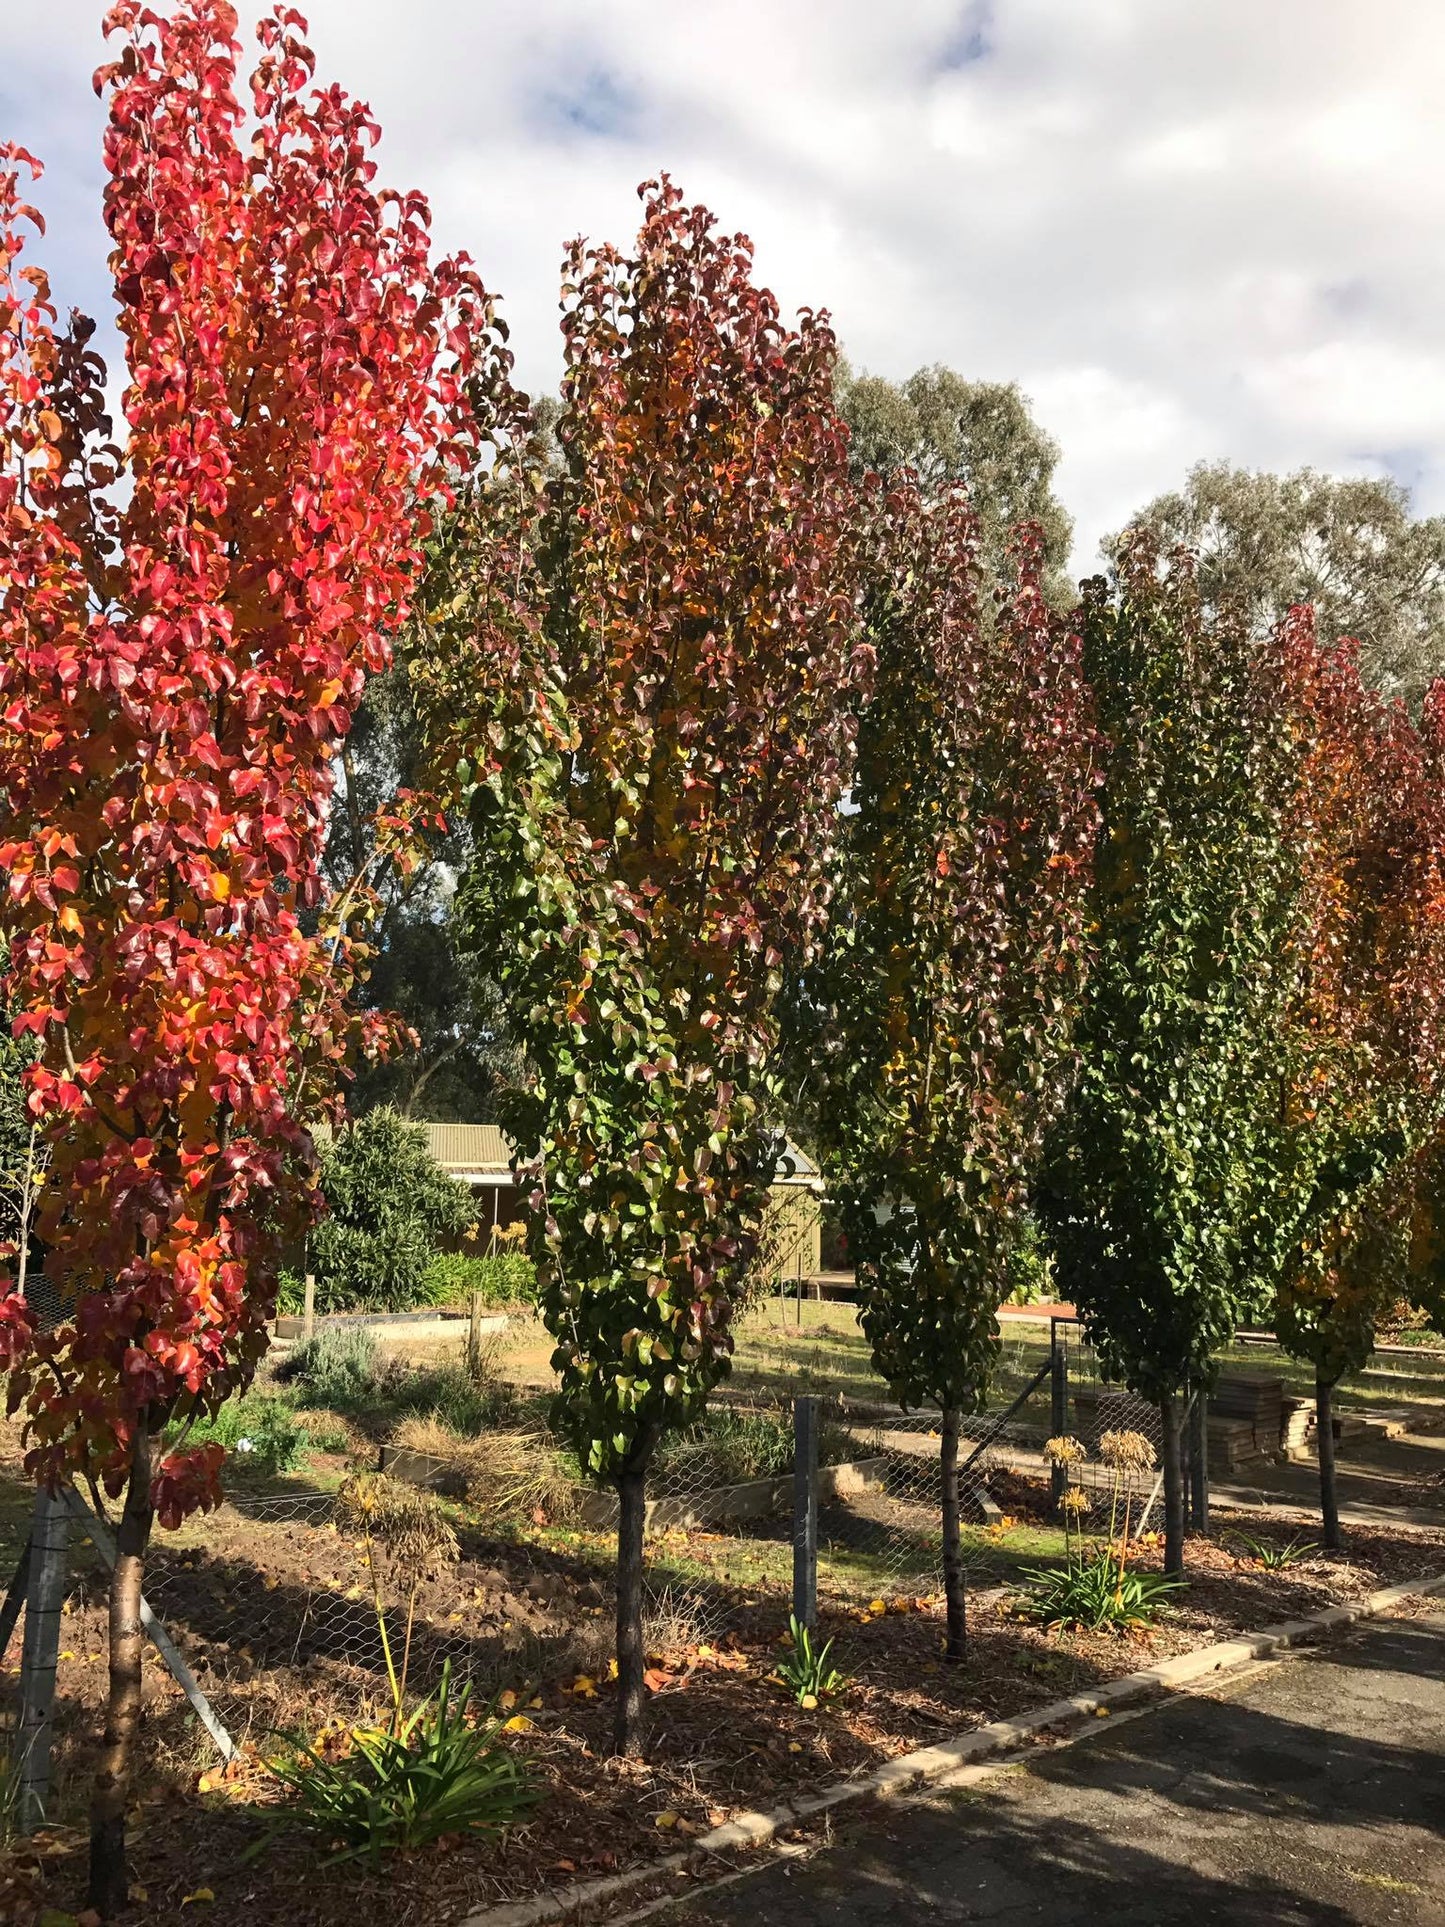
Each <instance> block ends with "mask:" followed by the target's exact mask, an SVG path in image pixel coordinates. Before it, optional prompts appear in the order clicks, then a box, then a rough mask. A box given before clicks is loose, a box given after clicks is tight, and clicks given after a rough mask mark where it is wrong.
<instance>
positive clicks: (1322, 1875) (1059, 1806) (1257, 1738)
mask: <svg viewBox="0 0 1445 1927" xmlns="http://www.w3.org/2000/svg"><path fill="white" fill-rule="evenodd" d="M1442 1812H1445V1618H1441V1617H1434V1618H1424V1619H1414V1620H1410V1619H1399V1620H1394V1621H1390V1622H1387V1623H1385V1624H1379V1625H1375V1626H1372V1627H1371V1628H1369V1629H1368V1630H1367V1631H1365V1632H1363V1633H1361V1634H1359V1635H1358V1636H1356V1637H1354V1638H1352V1639H1350V1640H1348V1641H1346V1642H1343V1643H1340V1644H1337V1645H1334V1646H1332V1647H1330V1648H1328V1649H1323V1650H1321V1651H1318V1652H1306V1653H1302V1654H1299V1655H1297V1656H1295V1657H1293V1658H1290V1659H1287V1660H1285V1661H1282V1662H1279V1663H1277V1664H1272V1665H1269V1666H1267V1667H1263V1668H1260V1669H1257V1670H1255V1671H1253V1672H1251V1674H1250V1675H1249V1676H1248V1677H1246V1678H1244V1679H1242V1680H1240V1681H1237V1682H1235V1683H1234V1685H1233V1686H1232V1687H1229V1686H1225V1687H1221V1688H1220V1689H1218V1690H1216V1691H1215V1692H1214V1693H1211V1694H1210V1695H1208V1696H1207V1697H1189V1698H1182V1699H1178V1700H1175V1701H1173V1702H1169V1703H1167V1704H1166V1705H1164V1706H1163V1707H1162V1708H1161V1709H1159V1710H1158V1711H1156V1712H1153V1713H1149V1714H1146V1715H1144V1716H1142V1717H1139V1718H1135V1719H1128V1720H1122V1721H1120V1722H1119V1723H1118V1724H1117V1725H1111V1727H1110V1728H1108V1729H1104V1730H1101V1731H1100V1732H1099V1733H1098V1734H1096V1735H1095V1734H1091V1735H1090V1736H1089V1737H1088V1738H1087V1739H1085V1740H1084V1741H1082V1742H1080V1743H1079V1744H1077V1745H1075V1746H1073V1747H1070V1748H1067V1749H1064V1750H1062V1751H1059V1752H1057V1753H1054V1754H1051V1755H1049V1756H1046V1757H1044V1758H1041V1759H1040V1760H1038V1761H1037V1762H1035V1763H1031V1764H1030V1765H1028V1766H1027V1767H1019V1768H1016V1769H1012V1770H1008V1771H1005V1772H1004V1773H1002V1774H999V1775H996V1776H993V1777H992V1778H991V1779H989V1780H987V1781H984V1782H982V1783H980V1784H978V1785H976V1786H974V1787H971V1788H967V1789H963V1790H958V1791H954V1792H944V1793H938V1794H934V1795H932V1796H930V1797H928V1798H927V1799H925V1800H922V1801H920V1802H918V1803H917V1804H916V1805H911V1806H909V1807H907V1808H903V1809H900V1810H899V1811H897V1812H895V1813H892V1814H890V1815H889V1816H887V1818H886V1819H879V1820H874V1821H872V1822H870V1823H864V1824H862V1825H861V1826H860V1828H859V1830H858V1831H857V1832H856V1833H853V1834H851V1835H845V1837H844V1838H843V1839H842V1840H840V1841H839V1842H838V1843H837V1844H835V1845H833V1846H832V1847H830V1848H827V1849H825V1850H823V1851H821V1852H819V1853H818V1854H817V1855H816V1856H814V1857H812V1858H810V1859H806V1860H794V1861H791V1862H788V1861H779V1862H774V1863H773V1864H772V1865H770V1866H769V1867H768V1868H767V1869H766V1870H764V1871H761V1872H759V1873H758V1874H756V1875H754V1876H751V1877H749V1878H746V1879H743V1880H741V1881H738V1882H736V1883H735V1884H733V1885H731V1886H729V1887H726V1888H723V1889H719V1890H717V1891H716V1892H715V1893H713V1894H711V1895H709V1896H706V1897H699V1899H697V1900H694V1901H693V1902H691V1903H690V1904H680V1905H679V1906H677V1907H675V1908H673V1909H671V1910H670V1911H668V1912H667V1913H665V1914H664V1915H663V1916H661V1920H660V1922H659V1927H663V1924H664V1923H666V1927H843V1923H847V1927H919V1924H921V1923H923V1922H928V1923H930V1927H932V1923H939V1924H940V1927H944V1924H945V1923H953V1922H964V1921H1004V1922H1024V1921H1035V1920H1037V1921H1048V1922H1050V1923H1051V1927H1085V1923H1096V1922H1099V1921H1109V1922H1110V1923H1112V1927H1201V1924H1202V1923H1205V1922H1208V1923H1211V1924H1216V1923H1223V1924H1224V1927H1259V1924H1260V1923H1262V1922H1269V1923H1272V1927H1342V1924H1343V1923H1368V1924H1369V1927H1376V1923H1384V1922H1402V1923H1407V1927H1441V1923H1445V1835H1442V1831H1441V1825H1440V1816H1441V1814H1442Z"/></svg>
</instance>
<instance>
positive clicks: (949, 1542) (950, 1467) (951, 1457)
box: [939, 1406, 968, 1662]
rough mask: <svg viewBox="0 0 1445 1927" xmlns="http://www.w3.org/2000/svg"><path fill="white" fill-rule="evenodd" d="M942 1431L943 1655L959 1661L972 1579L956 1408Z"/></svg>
mask: <svg viewBox="0 0 1445 1927" xmlns="http://www.w3.org/2000/svg"><path fill="white" fill-rule="evenodd" d="M942 1430H943V1444H942V1445H941V1447H940V1448H939V1462H940V1464H941V1466H942V1469H943V1597H944V1600H945V1602H946V1604H947V1609H948V1636H947V1638H946V1640H945V1642H944V1648H943V1657H944V1658H945V1659H946V1660H951V1661H955V1662H956V1661H959V1660H962V1659H965V1658H966V1657H967V1654H968V1579H967V1577H966V1575H965V1573H964V1570H963V1555H962V1553H961V1552H960V1550H959V1544H958V1412H957V1409H956V1408H955V1407H953V1406H945V1407H944V1411H943V1428H942Z"/></svg>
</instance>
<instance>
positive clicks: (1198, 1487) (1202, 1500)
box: [1189, 1385, 1209, 1532]
mask: <svg viewBox="0 0 1445 1927" xmlns="http://www.w3.org/2000/svg"><path fill="white" fill-rule="evenodd" d="M1189 1523H1190V1526H1191V1527H1192V1528H1193V1530H1194V1531H1195V1532H1208V1530H1209V1394H1208V1393H1207V1392H1206V1390H1205V1389H1204V1387H1203V1385H1197V1386H1196V1387H1195V1390H1194V1399H1193V1402H1192V1404H1191V1405H1190V1407H1189Z"/></svg>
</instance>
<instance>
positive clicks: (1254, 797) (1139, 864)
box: [1039, 536, 1299, 1566]
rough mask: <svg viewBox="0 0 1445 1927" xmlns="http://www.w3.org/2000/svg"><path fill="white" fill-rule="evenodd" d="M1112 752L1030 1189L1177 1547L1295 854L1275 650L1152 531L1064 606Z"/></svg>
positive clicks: (1233, 1302)
mask: <svg viewBox="0 0 1445 1927" xmlns="http://www.w3.org/2000/svg"><path fill="white" fill-rule="evenodd" d="M1082 623H1083V638H1084V667H1085V675H1086V677H1087V679H1088V682H1089V685H1090V687H1091V689H1092V691H1093V694H1094V699H1095V702H1096V703H1097V705H1098V718H1099V728H1100V731H1101V733H1102V735H1103V736H1104V738H1105V740H1106V743H1107V749H1106V751H1105V753H1104V758H1103V770H1104V781H1103V787H1102V789H1101V791H1100V803H1101V808H1102V811H1103V824H1102V828H1101V830H1100V834H1099V840H1098V846H1097V854H1096V859H1095V866H1094V883H1093V896H1092V905H1091V908H1092V918H1091V921H1092V923H1093V924H1094V926H1095V929H1094V962H1093V967H1092V970H1091V973H1090V977H1089V985H1088V990H1087V993H1086V996H1085V999H1084V1007H1083V1012H1082V1015H1081V1018H1080V1023H1079V1029H1078V1041H1079V1046H1080V1061H1079V1066H1078V1081H1077V1084H1076V1087H1075V1090H1074V1093H1073V1097H1072V1100H1071V1104H1070V1107H1069V1111H1068V1113H1067V1115H1066V1117H1065V1119H1064V1121H1063V1123H1062V1124H1061V1126H1060V1127H1059V1129H1058V1131H1057V1133H1056V1134H1055V1139H1054V1145H1053V1151H1052V1155H1051V1157H1050V1159H1049V1163H1048V1169H1047V1181H1046V1183H1045V1184H1044V1185H1043V1187H1042V1189H1041V1192H1040V1197H1039V1202H1040V1205H1041V1207H1042V1208H1043V1209H1044V1211H1045V1214H1046V1216H1047V1219H1048V1223H1049V1229H1050V1232H1051V1236H1052V1239H1053V1242H1054V1246H1055V1249H1056V1252H1057V1258H1058V1280H1059V1287H1060V1291H1061V1294H1062V1295H1064V1296H1065V1297H1067V1298H1069V1299H1071V1300H1072V1301H1073V1302H1074V1303H1075V1304H1076V1305H1077V1306H1078V1308H1079V1311H1080V1314H1081V1316H1082V1318H1083V1320H1084V1326H1085V1330H1086V1332H1087V1334H1088V1336H1089V1337H1090V1339H1091V1340H1092V1341H1093V1343H1094V1344H1095V1345H1096V1346H1097V1348H1098V1352H1099V1357H1100V1360H1101V1362H1102V1363H1103V1364H1104V1365H1105V1367H1106V1368H1107V1370H1108V1371H1109V1372H1110V1373H1111V1374H1113V1375H1114V1376H1116V1377H1118V1378H1121V1379H1124V1380H1126V1381H1127V1382H1128V1383H1129V1384H1130V1385H1131V1386H1132V1387H1133V1388H1134V1389H1135V1390H1137V1391H1139V1392H1141V1393H1143V1394H1144V1395H1145V1396H1147V1397H1149V1398H1151V1399H1155V1400H1158V1401H1159V1402H1160V1403H1161V1405H1163V1406H1164V1408H1165V1470H1166V1476H1167V1478H1168V1481H1169V1491H1168V1494H1167V1497H1168V1499H1169V1506H1168V1509H1167V1514H1166V1517H1167V1523H1168V1528H1169V1541H1170V1543H1169V1557H1170V1562H1171V1565H1175V1566H1177V1564H1178V1562H1179V1561H1180V1560H1181V1559H1182V1530H1183V1528H1182V1513H1181V1511H1180V1502H1181V1500H1182V1487H1181V1486H1180V1484H1179V1478H1178V1465H1177V1449H1178V1438H1177V1430H1175V1429H1174V1428H1175V1427H1176V1426H1177V1420H1178V1410H1177V1401H1176V1397H1175V1395H1176V1394H1177V1393H1178V1391H1179V1390H1180V1388H1181V1387H1182V1386H1183V1385H1184V1383H1185V1381H1186V1380H1187V1379H1189V1378H1190V1377H1194V1378H1196V1379H1205V1380H1207V1378H1208V1375H1209V1373H1210V1370H1211V1359H1212V1357H1213V1355H1214V1354H1215V1352H1216V1351H1218V1349H1219V1348H1220V1347H1221V1346H1223V1345H1225V1344H1227V1343H1228V1342H1229V1340H1230V1339H1231V1338H1232V1337H1233V1335H1234V1332H1235V1329H1236V1327H1237V1326H1238V1324H1239V1322H1240V1319H1241V1316H1242V1315H1243V1314H1244V1313H1245V1312H1246V1311H1247V1310H1255V1309H1258V1307H1259V1301H1260V1298H1261V1294H1262V1293H1263V1292H1264V1291H1266V1290H1267V1289H1268V1284H1267V1282H1266V1281H1263V1280H1262V1279H1261V1277H1260V1275H1259V1272H1258V1267H1257V1242H1258V1239H1259V1236H1260V1225H1261V1221H1262V1220H1263V1219H1265V1218H1266V1217H1267V1215H1268V1213H1269V1211H1270V1208H1271V1205H1272V1202H1273V1190H1274V1185H1275V1182H1276V1178H1277V1174H1278V1169H1279V1156H1280V1142H1279V1139H1280V1128H1281V1119H1280V1109H1281V1097H1280V1093H1281V1090H1282V1088H1283V1082H1284V1075H1285V1065H1284V1061H1283V1057H1282V1051H1281V1044H1280V1035H1281V1029H1282V1022H1283V1017H1284V1013H1285V1010H1286V1008H1287V1005H1288V998H1289V994H1290V990H1291V987H1292V983H1293V976H1292V970H1293V957H1292V953H1291V950H1290V942H1291V940H1292V939H1293V937H1294V934H1295V929H1296V920H1297V914H1298V913H1297V903H1298V870H1299V864H1298V857H1297V854H1296V852H1295V850H1294V849H1293V848H1292V846H1291V842H1290V838H1289V835H1288V828H1287V825H1288V812H1289V808H1290V805H1291V802H1292V799H1293V794H1294V790H1293V777H1294V762H1293V747H1292V739H1291V734H1290V730H1289V727H1288V723H1289V717H1288V713H1287V710H1286V709H1285V706H1284V700H1283V698H1282V694H1281V690H1282V686H1283V683H1284V665H1283V662H1282V660H1281V659H1280V652H1279V651H1278V650H1277V649H1275V648H1274V647H1273V646H1272V645H1261V644H1258V643H1256V641H1255V640H1254V639H1253V638H1252V637H1251V635H1250V634H1249V631H1248V628H1247V626H1246V624H1245V623H1244V622H1243V620H1242V619H1240V618H1238V617H1237V616H1233V615H1230V614H1228V613H1226V614H1224V615H1221V616H1218V617H1215V616H1212V615H1211V614H1209V613H1208V612H1207V611H1206V609H1205V607H1204V605H1203V603H1202V601H1201V598H1200V595H1199V592H1198V587H1197V584H1196V583H1195V581H1194V578H1193V574H1192V572H1191V570H1190V569H1189V567H1188V565H1187V561H1176V562H1174V563H1173V564H1172V565H1171V566H1170V567H1169V569H1168V570H1167V571H1166V572H1165V573H1164V574H1163V575H1162V576H1161V575H1160V573H1159V558H1158V555H1157V551H1156V549H1155V547H1154V545H1153V543H1152V541H1151V540H1150V539H1149V538H1148V537H1147V536H1139V537H1137V538H1136V540H1135V542H1134V543H1133V545H1132V546H1131V547H1130V549H1129V551H1128V552H1127V553H1126V554H1125V555H1124V557H1123V558H1122V562H1121V570H1120V580H1119V583H1118V585H1117V587H1116V588H1115V589H1114V590H1110V588H1109V587H1108V585H1107V584H1105V583H1104V582H1103V581H1102V580H1100V579H1095V581H1093V582H1092V583H1090V584H1088V585H1087V587H1086V593H1085V598H1084V603H1083V608H1082Z"/></svg>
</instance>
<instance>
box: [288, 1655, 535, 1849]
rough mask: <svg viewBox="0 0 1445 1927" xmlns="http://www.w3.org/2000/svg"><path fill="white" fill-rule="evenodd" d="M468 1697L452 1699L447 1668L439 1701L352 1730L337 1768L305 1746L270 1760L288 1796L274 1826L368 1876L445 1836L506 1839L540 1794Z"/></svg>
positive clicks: (464, 1692)
mask: <svg viewBox="0 0 1445 1927" xmlns="http://www.w3.org/2000/svg"><path fill="white" fill-rule="evenodd" d="M471 1690H472V1689H471V1687H470V1685H466V1686H463V1687H462V1689H461V1691H460V1692H458V1693H456V1694H455V1695H454V1694H453V1693H452V1690H451V1669H450V1665H449V1664H448V1665H447V1666H445V1667H443V1669H442V1682H441V1686H440V1688H439V1689H438V1691H437V1692H436V1693H435V1694H433V1695H432V1697H431V1698H430V1699H427V1700H424V1701H423V1702H422V1704H421V1705H420V1706H419V1707H418V1708H417V1709H416V1711H415V1712H414V1713H411V1714H409V1715H408V1716H407V1717H406V1718H405V1719H404V1720H402V1721H401V1722H400V1723H399V1725H398V1726H397V1728H396V1730H395V1731H392V1732H383V1731H381V1730H379V1729H368V1728H357V1729H355V1730H353V1731H352V1733H351V1734H350V1736H349V1750H348V1751H347V1752H346V1753H345V1754H344V1755H343V1756H342V1758H340V1759H336V1760H331V1759H326V1758H325V1757H323V1755H322V1754H321V1753H319V1752H315V1751H313V1750H312V1749H311V1748H310V1747H307V1746H302V1745H296V1746H295V1747H293V1749H292V1750H291V1752H290V1753H289V1754H284V1755H281V1756H280V1757H278V1758H275V1759H272V1760H268V1761H267V1766H268V1767H269V1768H270V1771H271V1772H272V1773H273V1774H274V1775H275V1777H276V1778H277V1779H278V1780H279V1781H280V1782H281V1784H282V1785H283V1786H285V1787H288V1788H289V1789H290V1790H291V1792H292V1793H293V1794H294V1796H295V1801H294V1804H293V1805H292V1806H290V1807H288V1808H286V1809H284V1810H283V1813H282V1816H281V1818H280V1820H279V1822H278V1823H277V1824H278V1825H279V1826H286V1825H291V1826H296V1827H300V1828H302V1829H304V1830H305V1831H306V1832H308V1833H311V1834H314V1835H316V1836H317V1838H318V1839H319V1840H321V1841H324V1842H326V1843H327V1844H328V1845H333V1846H335V1851H334V1852H333V1853H332V1855H331V1856H330V1858H331V1859H332V1860H333V1861H337V1860H365V1861H366V1862H367V1863H368V1864H369V1865H370V1866H372V1867H375V1866H377V1865H379V1864H380V1862H381V1859H382V1856H383V1855H384V1854H386V1853H389V1852H393V1851H401V1852H415V1851H416V1849H417V1848H419V1847H425V1846H428V1845H429V1844H430V1843H431V1842H432V1841H434V1840H440V1839H441V1838H442V1837H443V1835H447V1834H451V1835H470V1836H472V1837H474V1838H477V1837H481V1838H485V1837H487V1836H489V1835H492V1834H497V1833H501V1832H503V1831H504V1830H505V1829H506V1828H507V1827H509V1826H511V1825H513V1824H514V1822H515V1821H517V1820H518V1819H519V1818H520V1817H521V1815H522V1814H523V1813H524V1812H525V1811H526V1810H527V1808H528V1807H530V1806H531V1805H532V1804H533V1803H534V1802H535V1800H536V1798H537V1790H536V1787H535V1786H534V1784H533V1781H532V1778H531V1775H530V1774H529V1772H528V1770H527V1767H526V1765H525V1763H524V1762H523V1761H521V1760H519V1759H517V1758H516V1756H515V1755H514V1754H513V1753H512V1752H510V1751H509V1749H508V1746H507V1742H506V1741H505V1740H504V1739H503V1737H502V1732H501V1727H500V1726H499V1724H498V1722H497V1721H496V1719H495V1718H492V1717H488V1718H486V1719H481V1720H474V1719H473V1718H472V1716H471V1711H470V1699H471ZM274 1831H275V1829H274V1828H273V1832H274ZM336 1843H339V1845H337V1844H336Z"/></svg>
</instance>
